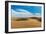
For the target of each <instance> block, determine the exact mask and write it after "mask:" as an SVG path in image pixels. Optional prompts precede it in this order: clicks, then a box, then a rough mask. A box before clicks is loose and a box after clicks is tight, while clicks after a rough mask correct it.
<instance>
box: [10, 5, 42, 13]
mask: <svg viewBox="0 0 46 34" xmlns="http://www.w3.org/2000/svg"><path fill="white" fill-rule="evenodd" d="M41 8H42V7H41V6H20V5H11V9H13V10H16V9H25V10H27V11H29V12H32V13H41Z"/></svg>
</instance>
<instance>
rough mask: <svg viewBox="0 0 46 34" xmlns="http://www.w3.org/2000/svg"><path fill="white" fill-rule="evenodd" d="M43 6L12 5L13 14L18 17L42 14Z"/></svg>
mask: <svg viewBox="0 0 46 34" xmlns="http://www.w3.org/2000/svg"><path fill="white" fill-rule="evenodd" d="M41 9H42V7H41V6H21V5H11V10H12V15H14V16H16V17H31V16H41Z"/></svg>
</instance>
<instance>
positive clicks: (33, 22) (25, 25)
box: [11, 19, 41, 28]
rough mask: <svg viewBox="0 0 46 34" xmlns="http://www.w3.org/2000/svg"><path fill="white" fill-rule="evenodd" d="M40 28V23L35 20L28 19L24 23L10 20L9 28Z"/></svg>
mask: <svg viewBox="0 0 46 34" xmlns="http://www.w3.org/2000/svg"><path fill="white" fill-rule="evenodd" d="M35 27H41V22H40V21H39V20H37V19H28V20H25V21H16V20H12V23H11V28H35Z"/></svg>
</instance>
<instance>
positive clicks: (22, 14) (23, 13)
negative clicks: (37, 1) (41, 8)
mask: <svg viewBox="0 0 46 34" xmlns="http://www.w3.org/2000/svg"><path fill="white" fill-rule="evenodd" d="M19 11H20V12H19ZM13 16H14V17H18V18H26V17H32V16H35V17H37V16H40V14H39V13H36V14H35V15H33V13H31V12H29V11H27V10H24V9H16V11H15V10H13V9H12V17H13Z"/></svg>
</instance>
